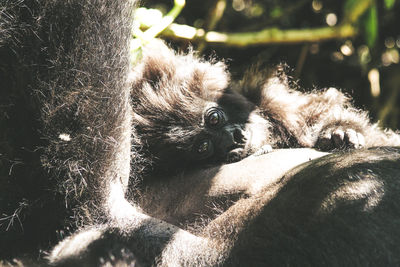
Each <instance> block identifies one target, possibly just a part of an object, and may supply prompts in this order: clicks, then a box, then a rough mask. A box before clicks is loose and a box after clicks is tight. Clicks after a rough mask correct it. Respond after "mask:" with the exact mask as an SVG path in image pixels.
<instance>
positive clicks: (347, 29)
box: [141, 0, 374, 47]
mask: <svg viewBox="0 0 400 267" xmlns="http://www.w3.org/2000/svg"><path fill="white" fill-rule="evenodd" d="M373 1H374V0H358V1H350V3H352V5H348V6H346V7H345V17H344V18H343V21H342V23H341V24H339V25H337V26H334V27H329V26H324V27H318V28H306V29H289V30H281V29H279V28H266V29H263V30H260V31H255V32H243V33H226V32H216V31H208V32H207V31H206V30H204V29H201V28H195V27H191V26H188V25H182V24H177V23H172V24H170V25H169V26H168V27H167V28H166V29H165V30H164V31H163V32H162V33H161V34H160V35H161V36H162V37H167V38H171V39H175V40H184V41H191V42H196V43H200V44H202V43H203V44H205V43H207V44H224V45H225V46H233V47H245V46H251V45H267V44H295V43H307V42H321V41H327V40H335V39H345V38H351V37H354V36H356V35H357V34H358V28H357V27H356V26H355V25H356V22H357V21H358V20H359V18H360V17H361V16H362V15H363V14H364V13H365V11H366V10H368V8H369V7H370V6H371V5H372V3H373ZM222 2H223V1H222ZM222 10H223V9H222ZM168 22H170V21H168ZM163 24H164V25H166V23H163ZM152 27H154V25H144V23H142V24H141V29H143V30H147V29H149V28H152ZM146 33H147V32H146Z"/></svg>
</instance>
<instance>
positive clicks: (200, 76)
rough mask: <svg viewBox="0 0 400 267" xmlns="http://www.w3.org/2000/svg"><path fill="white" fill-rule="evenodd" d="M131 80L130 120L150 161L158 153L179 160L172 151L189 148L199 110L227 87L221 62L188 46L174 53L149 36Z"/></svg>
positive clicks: (196, 131) (198, 122) (196, 130)
mask: <svg viewBox="0 0 400 267" xmlns="http://www.w3.org/2000/svg"><path fill="white" fill-rule="evenodd" d="M132 80H133V85H132V93H131V102H132V107H133V114H134V115H133V125H134V128H135V129H136V131H137V132H138V135H139V136H140V137H141V140H142V142H143V145H144V146H145V147H146V149H147V150H148V152H149V153H148V156H149V157H151V158H152V160H153V161H154V162H155V161H157V160H158V159H160V158H162V159H169V160H171V161H172V160H173V161H174V162H176V163H177V164H183V163H184V162H179V159H180V160H183V159H182V158H179V155H176V154H175V151H176V149H181V150H182V151H188V150H190V149H191V145H192V144H193V138H194V137H195V136H197V135H198V134H199V133H200V132H201V131H202V128H203V126H204V121H203V112H204V110H205V109H206V108H207V107H209V106H210V105H211V104H213V103H216V102H217V101H218V99H219V98H220V97H221V95H222V94H224V92H225V90H226V89H227V87H228V84H229V80H230V76H229V73H228V72H227V70H226V65H225V64H224V63H223V62H220V61H216V60H203V59H201V58H198V57H196V55H195V54H194V52H193V51H190V52H189V53H185V54H183V53H177V52H175V51H174V50H172V49H171V48H169V47H168V46H167V45H166V44H165V43H163V42H162V41H160V40H155V41H154V42H153V43H151V44H149V45H147V46H146V47H145V48H144V51H143V58H142V60H141V61H140V63H139V64H138V65H136V66H135V70H134V72H133V73H132ZM176 156H178V160H177V158H174V157H176ZM171 157H172V158H171ZM177 161H178V162H177ZM161 164H162V163H161ZM168 164H169V163H168ZM171 168H174V166H171Z"/></svg>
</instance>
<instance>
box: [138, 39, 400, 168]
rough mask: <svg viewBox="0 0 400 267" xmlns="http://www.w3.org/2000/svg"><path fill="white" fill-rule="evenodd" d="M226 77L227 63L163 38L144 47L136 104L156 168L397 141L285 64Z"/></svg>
mask: <svg viewBox="0 0 400 267" xmlns="http://www.w3.org/2000/svg"><path fill="white" fill-rule="evenodd" d="M148 51H151V52H148ZM229 80H230V77H229V73H228V72H227V69H226V66H225V64H224V63H222V62H218V61H214V60H210V61H205V60H202V59H199V58H197V57H196V56H195V55H194V53H193V52H190V53H188V54H177V53H175V52H174V51H173V50H171V49H170V48H168V47H167V46H166V45H165V44H164V43H162V42H159V41H156V42H154V43H153V44H150V45H149V46H147V47H146V48H145V49H144V52H143V59H142V60H141V62H140V63H139V65H138V66H136V67H135V72H134V75H133V90H132V102H133V103H132V106H133V109H134V110H133V111H134V127H135V129H136V131H137V132H138V134H139V136H142V142H143V143H142V146H143V149H142V151H143V153H144V154H145V157H147V158H148V159H149V161H150V162H151V164H152V168H151V169H152V171H154V172H160V171H162V172H166V171H169V172H173V171H177V170H182V169H183V168H188V167H189V168H190V167H191V166H192V167H194V166H201V165H204V164H207V163H213V162H218V161H219V162H221V161H222V162H224V161H225V162H232V161H237V160H240V159H242V158H244V157H247V156H249V155H251V154H255V155H259V154H263V153H266V152H268V151H270V150H271V149H272V148H285V147H318V148H320V149H322V150H333V149H337V148H340V149H342V148H358V147H363V146H365V147H370V146H382V145H400V136H399V135H397V134H396V133H394V132H393V131H390V130H382V129H380V128H379V127H378V126H377V125H376V124H371V123H370V121H369V119H368V116H367V114H366V112H363V111H360V110H357V109H355V108H354V107H352V106H351V104H350V102H349V98H347V97H346V96H345V95H343V94H342V93H340V92H339V91H338V90H336V89H328V90H326V91H321V92H313V93H309V94H305V93H300V92H298V91H295V90H292V89H291V88H289V82H288V79H287V77H286V76H285V75H284V74H283V71H282V67H278V69H277V70H276V71H274V72H267V71H260V70H257V69H254V68H253V70H252V71H249V72H247V73H246V75H245V76H244V78H243V79H242V80H241V81H240V82H238V83H233V84H232V85H230V83H229ZM234 88H239V89H240V91H241V92H243V93H244V95H247V97H248V98H246V97H245V96H244V95H242V94H239V93H238V92H237V91H238V90H235V89H234ZM249 99H250V100H253V101H250V100H249ZM256 104H258V105H256Z"/></svg>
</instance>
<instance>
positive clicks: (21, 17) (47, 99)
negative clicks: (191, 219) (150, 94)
mask: <svg viewBox="0 0 400 267" xmlns="http://www.w3.org/2000/svg"><path fill="white" fill-rule="evenodd" d="M132 9H133V7H132V3H130V2H129V1H123V0H117V1H106V0H104V1H103V0H92V1H80V0H72V1H47V0H43V1H37V0H25V1H21V0H4V1H1V3H0V10H1V11H0V31H1V37H0V87H1V88H0V128H1V131H0V257H9V256H13V254H14V253H15V251H18V252H19V253H21V252H24V251H26V250H29V249H30V248H33V247H35V248H37V247H38V245H39V244H42V245H45V246H46V247H47V246H48V245H49V244H51V243H54V241H55V239H56V236H55V233H56V230H57V229H60V230H61V229H66V226H72V228H76V226H79V225H82V224H83V223H85V224H87V223H93V222H95V221H97V220H106V219H107V216H103V215H104V212H105V209H106V207H104V205H103V204H102V203H103V202H104V197H103V194H104V193H103V192H105V191H107V188H108V185H107V182H106V181H107V180H108V179H114V178H115V177H117V176H118V177H119V179H122V181H123V183H125V182H127V179H128V175H129V153H130V144H129V142H130V140H129V139H130V135H131V133H130V121H129V116H127V114H128V113H129V112H130V110H129V105H128V97H129V94H128V92H129V89H128V87H127V86H126V77H125V76H126V73H127V68H128V65H129V61H128V49H127V48H128V41H129V37H130V31H131V21H132V16H131V12H132ZM105 122H106V123H105ZM123 146H124V147H123ZM117 151H118V153H116V152H117ZM121 153H122V154H123V155H124V156H126V159H125V162H121V160H120V159H121V158H122V157H121V156H122V154H121ZM117 154H118V155H117ZM116 162H118V166H115V163H116ZM100 187H102V188H103V189H105V190H98V188H100ZM71 218H72V219H71ZM71 222H73V223H71ZM59 234H60V237H62V236H63V232H62V231H61V232H59ZM16 248H18V250H17V249H16Z"/></svg>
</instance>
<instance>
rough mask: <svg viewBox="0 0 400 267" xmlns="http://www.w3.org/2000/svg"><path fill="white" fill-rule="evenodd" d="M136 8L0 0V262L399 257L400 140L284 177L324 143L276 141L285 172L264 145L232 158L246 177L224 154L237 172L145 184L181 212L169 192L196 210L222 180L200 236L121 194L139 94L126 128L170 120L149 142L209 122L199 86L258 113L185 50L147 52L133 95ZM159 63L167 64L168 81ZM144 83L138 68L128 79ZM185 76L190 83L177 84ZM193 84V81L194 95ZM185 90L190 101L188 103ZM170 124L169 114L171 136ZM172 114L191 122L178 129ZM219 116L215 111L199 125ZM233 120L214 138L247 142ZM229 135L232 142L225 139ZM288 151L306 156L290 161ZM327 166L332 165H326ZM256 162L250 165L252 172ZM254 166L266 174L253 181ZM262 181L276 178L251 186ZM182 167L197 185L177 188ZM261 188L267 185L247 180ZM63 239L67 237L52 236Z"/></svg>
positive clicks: (221, 75) (390, 261) (306, 261)
mask: <svg viewBox="0 0 400 267" xmlns="http://www.w3.org/2000/svg"><path fill="white" fill-rule="evenodd" d="M131 12H132V3H130V2H128V1H123V0H114V1H108V0H107V1H106V0H88V1H81V0H68V1H65V0H59V1H56V0H51V1H50V0H49V1H47V0H41V1H38V0H4V1H0V32H1V36H0V86H1V88H0V89H1V90H0V125H1V127H0V129H1V130H0V216H1V217H0V257H1V260H2V259H9V260H10V259H12V258H14V257H20V259H23V258H24V257H23V255H28V257H30V258H31V259H37V258H40V259H41V260H43V261H44V259H43V258H44V257H43V256H44V255H42V254H40V252H41V251H42V249H46V250H47V249H49V248H51V247H53V249H52V250H51V252H50V253H49V254H48V255H47V257H46V261H45V262H39V265H44V264H47V263H51V264H52V265H55V266H57V265H58V266H113V265H118V266H156V265H157V266H220V265H224V264H225V265H227V266H232V265H235V264H239V265H244V264H248V265H252V263H254V264H253V265H268V264H270V265H271V266H277V265H279V264H281V265H285V266H287V265H290V264H293V265H294V264H300V265H329V264H331V265H333V266H335V265H348V266H355V265H357V264H358V265H360V266H365V265H367V264H368V263H372V264H374V263H384V265H386V266H390V265H398V263H399V262H400V259H399V256H398V255H400V253H399V251H398V246H397V244H398V243H399V242H400V240H399V236H400V234H399V233H398V231H399V229H400V226H399V225H398V222H400V218H399V214H400V209H399V207H398V203H400V201H399V199H400V196H399V194H398V192H399V190H398V188H399V181H400V180H399V176H398V175H399V173H400V172H399V151H398V149H390V150H389V149H385V150H383V149H375V150H354V151H352V152H348V153H344V154H338V155H332V156H328V157H325V158H321V159H320V160H317V161H313V162H311V163H309V164H306V165H304V166H303V167H301V168H300V169H297V171H294V172H293V173H288V174H287V175H286V176H285V178H284V179H281V176H282V173H284V172H286V170H288V168H290V167H293V166H294V165H297V164H298V163H301V162H304V161H308V159H309V158H310V157H311V155H312V154H314V153H316V152H315V151H313V152H311V153H310V151H309V150H302V151H299V154H296V153H293V151H287V152H286V153H287V154H285V152H283V153H284V154H283V155H281V157H279V158H282V157H283V158H285V159H289V160H287V162H286V163H288V165H286V168H283V167H282V165H280V164H279V162H282V160H279V162H277V161H273V159H274V157H273V155H274V154H267V155H264V156H269V155H271V156H272V158H269V159H268V158H264V159H265V161H262V158H260V157H257V158H255V157H252V158H248V159H247V160H248V161H246V162H245V161H240V162H238V163H237V164H238V165H236V168H238V169H239V170H242V171H243V172H242V174H244V176H240V177H239V176H237V175H240V172H236V171H235V170H237V169H235V168H234V169H230V168H231V167H232V165H227V166H226V168H227V169H228V174H226V175H225V176H224V175H223V176H222V177H219V179H218V181H214V179H213V176H214V174H215V172H216V171H218V169H214V170H203V171H200V172H199V173H197V175H196V176H192V175H187V176H184V175H179V176H177V177H170V178H171V179H164V181H170V182H171V184H168V183H165V186H159V185H160V184H157V181H156V180H155V181H154V180H153V182H154V184H155V185H156V187H155V188H154V190H148V191H145V190H143V191H142V192H141V193H142V197H143V198H140V199H137V200H136V201H134V202H135V203H140V204H141V205H143V207H144V208H146V207H147V205H146V203H149V202H151V201H153V200H156V199H159V200H160V201H161V202H165V203H164V206H162V205H160V207H161V208H162V207H165V206H166V207H168V209H167V213H169V214H170V215H171V216H170V217H173V215H174V213H173V211H175V210H179V209H178V208H177V207H178V206H179V207H181V208H182V206H181V202H180V201H179V198H173V197H172V198H170V196H180V197H181V199H184V200H185V201H188V202H186V203H189V206H186V207H184V208H186V211H188V212H190V211H193V210H194V209H193V206H196V207H197V208H198V210H200V211H202V210H205V208H206V207H204V206H203V205H201V203H209V202H205V201H203V198H208V197H209V196H210V194H211V193H213V192H214V195H213V196H212V197H215V198H219V199H222V197H226V198H225V199H226V205H225V206H226V208H227V209H228V210H226V211H225V212H223V213H222V214H221V215H220V216H218V217H217V218H215V219H213V220H211V221H210V223H209V224H207V225H203V226H202V228H201V229H199V230H198V233H197V234H194V233H190V232H188V231H185V230H183V229H182V228H179V227H178V226H177V225H181V224H183V223H184V222H183V221H180V220H179V218H178V219H175V221H174V223H175V225H173V224H170V223H167V222H165V221H162V220H160V218H157V217H155V216H153V217H152V216H149V215H147V214H146V213H145V212H144V211H143V210H142V209H141V208H140V207H139V206H138V204H132V203H130V202H128V200H127V199H126V198H125V194H126V190H127V186H128V180H129V178H130V175H131V176H132V175H133V176H135V175H137V174H138V172H139V171H140V169H141V168H142V167H143V165H141V164H140V162H142V161H143V160H142V159H141V158H140V155H139V153H138V152H137V151H136V150H133V151H131V148H132V147H133V148H136V147H140V146H143V147H146V145H149V144H148V143H147V144H146V142H148V141H149V138H147V139H143V141H142V142H138V141H137V140H140V136H138V135H137V134H135V133H134V132H133V131H132V122H133V120H132V117H133V113H132V110H131V106H130V105H131V104H132V103H134V104H135V107H136V111H137V112H138V113H137V115H135V116H134V117H135V119H134V122H135V123H134V125H133V126H134V127H136V128H137V129H138V131H141V133H143V134H146V131H150V132H151V129H159V131H162V132H163V133H161V132H158V133H157V132H154V135H150V134H149V135H150V136H152V138H153V139H154V138H156V136H157V135H158V134H160V135H161V138H160V140H158V139H157V138H156V140H155V141H157V142H155V143H154V144H156V145H157V146H158V145H164V144H163V142H164V141H165V140H169V139H168V138H170V139H171V140H172V141H174V142H176V141H179V140H180V136H183V135H182V134H181V132H180V131H181V129H183V128H182V127H186V126H187V125H189V126H190V125H192V127H193V128H192V129H190V131H196V130H193V129H196V127H199V128H198V131H204V126H202V122H200V121H202V120H204V119H205V117H204V116H203V113H201V114H200V117H201V118H202V119H199V118H198V117H197V116H196V115H197V114H196V112H199V111H196V109H197V108H198V107H196V105H193V101H192V100H198V101H197V102H199V103H200V108H202V107H203V108H205V107H206V106H204V104H203V102H204V98H205V99H213V100H214V101H210V105H215V101H217V102H218V103H219V105H221V106H226V109H227V110H229V107H232V101H233V103H235V105H236V107H238V108H239V110H241V111H242V112H240V113H237V115H234V114H236V113H235V112H233V110H232V111H231V112H227V115H229V117H227V118H224V119H229V121H233V122H235V123H237V124H241V123H243V121H246V122H247V121H248V120H249V118H250V117H251V116H252V115H251V114H256V115H257V114H258V111H257V112H256V113H254V111H256V110H257V109H255V107H254V106H252V105H250V106H249V104H248V102H247V101H246V100H245V99H244V98H243V97H242V96H239V95H237V94H234V93H233V92H232V93H227V91H226V90H225V87H226V85H227V81H228V79H227V77H226V74H225V69H224V67H223V66H222V65H221V64H220V63H216V62H214V63H207V62H203V61H200V60H198V59H196V58H194V57H193V56H182V57H177V56H176V55H175V54H173V53H172V52H169V54H166V56H165V57H164V58H165V59H171V60H172V61H168V60H167V61H166V60H164V59H163V57H162V54H159V52H158V50H154V53H155V54H156V55H157V56H158V57H159V59H160V61H157V60H153V63H154V64H156V65H155V66H156V68H145V67H142V68H140V67H138V70H140V69H141V70H146V69H148V72H144V74H142V75H143V76H140V75H139V76H138V77H139V81H140V83H142V84H143V86H142V87H140V86H139V87H138V89H140V91H139V92H136V91H135V92H134V93H133V94H132V96H133V98H132V99H130V93H131V92H130V90H131V87H130V85H128V82H127V78H128V77H127V76H128V75H127V73H128V66H129V63H128V62H129V60H128V42H129V39H130V36H131V35H130V31H131ZM144 62H149V61H144ZM158 62H159V63H158ZM157 64H158V65H157ZM177 66H180V68H179V70H180V71H179V72H180V73H179V72H176V70H177ZM210 69H212V70H213V73H211V74H210V73H209V70H210ZM142 73H143V72H142ZM160 73H161V74H162V75H163V74H164V73H168V75H169V76H167V77H165V78H163V80H160V79H158V77H161V78H162V77H163V76H162V75H161V76H160ZM138 77H136V79H138ZM140 77H147V78H148V79H151V80H143V79H142V78H140ZM177 77H179V78H177ZM167 78H168V79H167ZM167 80H168V81H169V82H168V81H167ZM143 81H146V83H147V84H148V86H145V83H143ZM138 84H139V82H138V81H137V80H136V85H135V86H138ZM162 84H164V85H166V86H168V87H171V88H172V89H174V90H172V91H168V93H167V91H166V89H167V88H162V90H161V91H160V92H164V93H163V94H164V95H158V94H156V93H153V91H154V88H155V87H158V86H160V85H162ZM182 85H193V86H190V87H188V88H191V90H183V89H182V88H185V86H182ZM196 86H198V87H197V92H196V90H195V91H193V89H194V88H196ZM204 88H205V89H207V90H204ZM142 89H143V90H142ZM171 92H173V93H171ZM199 95H201V97H199ZM183 96H187V99H188V101H187V102H184V103H185V105H184V106H183V107H184V108H182V109H181V108H180V107H181V106H182V105H181V104H180V102H179V101H180V100H181V98H182V99H183V100H185V98H184V97H183ZM139 100H143V101H151V102H140V101H139ZM153 101H154V102H153ZM202 105H203V106H202ZM160 107H161V108H160ZM189 107H190V108H191V110H189V112H188V110H187V108H189ZM213 107H215V106H213ZM207 108H208V107H207ZM146 110H149V111H146ZM193 110H194V111H195V114H194V115H195V116H193ZM243 110H245V112H243ZM139 111H141V112H139ZM166 111H173V112H178V111H179V112H178V114H175V115H174V114H173V112H172V113H171V112H169V113H168V112H166ZM146 112H148V113H146ZM190 112H192V113H190ZM202 112H203V110H202ZM218 114H219V115H218ZM218 114H217V115H218V116H220V115H221V114H220V113H218ZM150 115H152V117H151V116H150ZM214 115H215V114H214ZM243 115H245V116H243ZM221 116H222V115H221ZM235 116H237V117H235ZM241 116H243V117H241ZM186 117H187V119H186ZM157 118H160V120H157ZM212 118H213V119H215V118H217V117H212ZM220 118H222V117H220ZM255 118H258V119H262V120H261V121H260V124H259V125H260V127H262V125H265V124H264V123H263V122H265V121H266V120H265V119H263V118H262V117H260V116H259V115H257V116H255ZM187 120H188V121H189V122H191V123H193V121H196V122H198V123H200V126H193V124H190V123H189V124H188V123H187V122H186V121H187ZM154 121H155V122H156V123H154ZM170 122H174V124H172V128H171V129H169V131H167V134H164V130H165V127H166V125H170V124H169V123H170ZM178 122H179V123H180V124H179V125H182V127H175V125H176V124H177V123H178ZM211 122H213V120H209V118H208V119H207V121H206V122H205V123H206V124H207V123H208V124H210V123H211ZM203 124H204V122H203ZM146 125H147V126H148V127H147V126H146ZM158 125H160V127H159V128H157V127H158ZM218 125H219V124H218ZM139 126H140V127H139ZM146 127H147V128H146ZM167 128H168V126H167ZM239 130H240V129H238V128H237V127H231V128H229V129H226V131H227V133H225V132H224V134H221V135H218V134H217V135H216V136H214V137H213V138H217V139H213V142H215V141H218V140H221V142H222V143H223V145H222V146H221V147H222V148H223V150H222V152H223V153H226V152H225V149H227V148H230V147H231V145H232V143H233V142H234V141H235V142H237V143H239V142H238V141H243V140H245V139H243V135H241V134H240V133H241V131H239ZM157 131H158V130H157ZM260 132H264V131H260ZM227 134H228V135H227ZM229 134H231V136H230V135H229ZM226 136H228V137H229V136H230V137H233V139H232V138H231V139H232V140H230V142H227V143H226V142H225V141H224V140H225V139H226V138H225V137H226ZM166 137H167V139H166ZM218 138H219V139H218ZM146 140H147V141H146ZM150 140H151V139H150ZM189 143H190V142H189ZM167 144H168V143H167ZM182 144H183V145H185V144H187V140H183V142H182ZM207 144H209V143H201V146H200V147H198V148H197V151H205V148H207V146H206V145H207ZM240 144H241V145H243V144H244V143H240ZM235 145H238V144H235ZM237 148H239V149H242V148H243V147H237ZM199 149H200V150H199ZM203 149H204V150H203ZM166 151H169V150H168V149H166ZM173 151H174V150H173ZM190 151H192V150H190ZM158 152H160V151H158ZM217 152H218V150H217ZM168 153H169V152H168ZM148 154H150V153H148ZM148 154H147V155H148ZM147 155H146V156H145V157H148V156H147ZM172 155H175V154H172ZM293 156H295V157H296V159H297V161H292V160H290V157H293ZM277 158H278V157H277ZM131 159H132V161H134V163H133V165H132V166H133V167H134V168H133V170H132V172H130V167H131V166H130V161H131ZM254 159H257V160H260V161H257V162H254V161H252V160H254ZM173 160H175V161H176V159H173ZM251 162H253V165H252V163H251ZM294 162H295V164H294ZM339 162H340V164H339ZM254 164H255V165H254ZM269 164H271V165H270V166H269ZM291 164H292V165H291ZM260 165H264V166H269V167H268V174H271V173H275V175H273V176H272V177H271V176H266V172H265V169H266V168H254V167H252V168H251V166H260ZM249 166H250V169H247V168H248V167H249ZM328 167H331V168H330V169H329V168H328ZM221 168H223V167H222V166H221ZM342 168H343V169H342ZM282 169H283V170H282ZM229 170H231V171H233V172H229ZM327 170H328V171H329V173H330V176H326V172H327ZM251 171H253V172H254V171H255V172H256V173H253V175H252V176H250V175H249V176H247V173H250V172H251ZM278 174H279V175H278ZM199 177H200V178H199ZM232 177H233V178H235V181H236V182H235V183H232ZM251 177H258V178H259V179H256V180H253V181H254V182H253V181H251V180H250V181H249V180H248V179H246V178H251ZM323 177H326V178H327V179H326V180H323V179H322V178H323ZM165 178H167V177H165ZM177 178H178V180H176V179H177ZM201 178H204V179H201ZM268 178H269V179H270V182H271V183H270V184H263V183H261V184H260V183H258V182H260V181H263V180H265V179H268ZM132 179H133V180H135V177H132ZM180 179H183V181H185V182H186V185H190V188H191V189H192V191H182V180H180ZM227 181H229V182H227ZM257 181H258V182H257ZM321 181H322V182H321ZM359 181H360V183H358V182H359ZM199 182H201V183H200V184H199ZM202 182H205V183H202ZM214 182H216V183H214ZM161 185H162V184H161ZM255 187H259V190H256V191H254V188H255ZM150 189H151V188H150ZM200 189H201V190H200ZM160 190H161V191H160ZM252 190H253V191H252ZM147 192H150V193H149V194H148V193H147ZM151 192H153V193H151ZM243 192H246V194H242V193H243ZM251 192H253V193H251ZM163 196H165V198H162V197H163ZM231 196H234V197H231ZM275 197H276V198H275ZM191 199H198V200H199V202H194V201H190V200H191ZM275 199H276V200H275ZM321 199H322V200H323V201H321ZM144 200H147V201H148V202H147V201H144ZM274 200H275V201H274ZM139 201H140V202H139ZM167 202H168V203H167ZM199 203H200V204H199ZM281 203H282V205H281ZM303 203H304V204H303ZM360 203H361V205H360ZM293 204H296V205H293ZM320 204H321V205H320ZM177 205H178V206H177ZM343 205H344V206H345V207H346V208H345V209H343V208H341V207H343ZM190 206H192V207H190ZM180 210H182V209H180ZM287 211H290V212H287ZM187 216H188V214H186V215H185V214H184V217H187ZM326 225H328V227H326ZM307 227H308V228H307ZM315 229H319V230H320V231H315ZM371 229H372V230H373V231H370V230H371ZM69 231H71V232H72V234H68V232H69ZM66 232H67V234H68V237H65V236H66ZM337 233H341V235H338V234H337ZM57 239H60V240H61V242H59V243H58V245H56V246H55V247H54V245H55V244H56V243H57ZM357 240H360V242H357ZM368 241H369V242H368ZM294 242H297V243H294ZM293 244H295V245H293ZM393 244H394V245H393ZM265 252H268V253H265ZM27 253H28V254H27ZM21 256H22V258H21ZM1 260H0V264H2V262H1ZM18 264H20V263H18ZM27 265H28V266H31V265H32V262H31V261H28V262H27Z"/></svg>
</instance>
